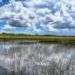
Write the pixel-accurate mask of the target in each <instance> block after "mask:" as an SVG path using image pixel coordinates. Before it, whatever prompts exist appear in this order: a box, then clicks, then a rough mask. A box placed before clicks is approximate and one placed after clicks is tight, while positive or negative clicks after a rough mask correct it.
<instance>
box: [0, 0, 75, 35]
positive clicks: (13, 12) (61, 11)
mask: <svg viewBox="0 0 75 75" xmlns="http://www.w3.org/2000/svg"><path fill="white" fill-rule="evenodd" d="M74 9H75V1H74V0H71V1H70V0H66V1H65V0H58V1H57V0H22V1H21V0H10V3H8V4H5V5H4V6H1V7H0V20H5V21H6V26H5V28H4V29H6V28H8V27H9V28H10V29H12V28H18V27H20V28H25V31H27V30H29V31H31V33H32V32H34V33H37V34H41V32H42V34H51V32H61V31H63V33H62V34H64V32H65V29H66V30H67V32H68V31H69V30H70V29H74V28H75V10H74ZM15 32H16V31H15ZM73 34H74V33H73Z"/></svg>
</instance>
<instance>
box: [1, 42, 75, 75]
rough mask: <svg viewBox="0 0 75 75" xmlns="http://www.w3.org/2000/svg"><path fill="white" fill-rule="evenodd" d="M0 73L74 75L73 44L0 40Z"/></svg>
mask: <svg viewBox="0 0 75 75" xmlns="http://www.w3.org/2000/svg"><path fill="white" fill-rule="evenodd" d="M0 75H75V45H71V44H68V45H66V44H65V45H64V44H52V43H51V44H50V43H38V42H36V43H35V42H18V41H16V42H0Z"/></svg>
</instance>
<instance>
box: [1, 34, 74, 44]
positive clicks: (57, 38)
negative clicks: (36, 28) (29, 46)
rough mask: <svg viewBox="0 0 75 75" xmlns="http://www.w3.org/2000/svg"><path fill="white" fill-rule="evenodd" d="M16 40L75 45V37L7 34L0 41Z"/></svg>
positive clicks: (2, 35)
mask: <svg viewBox="0 0 75 75" xmlns="http://www.w3.org/2000/svg"><path fill="white" fill-rule="evenodd" d="M15 40H21V41H24V40H25V41H35V42H49V43H65V44H66V43H71V44H75V36H55V35H25V34H6V33H2V34H0V41H15Z"/></svg>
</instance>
